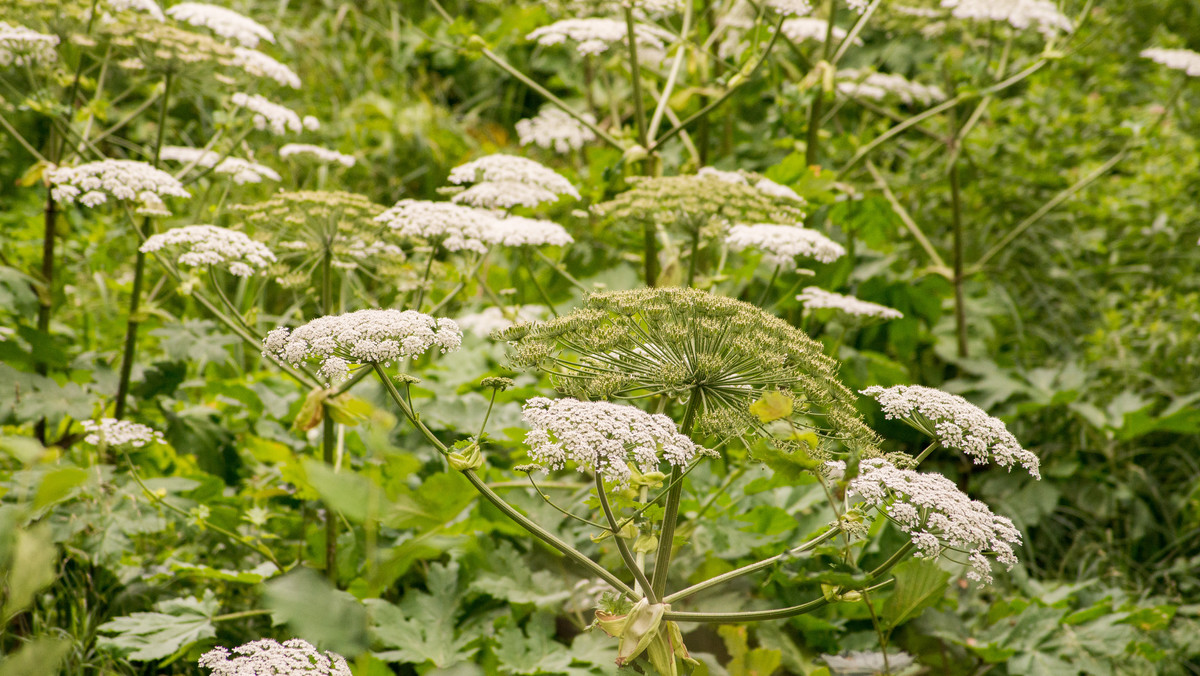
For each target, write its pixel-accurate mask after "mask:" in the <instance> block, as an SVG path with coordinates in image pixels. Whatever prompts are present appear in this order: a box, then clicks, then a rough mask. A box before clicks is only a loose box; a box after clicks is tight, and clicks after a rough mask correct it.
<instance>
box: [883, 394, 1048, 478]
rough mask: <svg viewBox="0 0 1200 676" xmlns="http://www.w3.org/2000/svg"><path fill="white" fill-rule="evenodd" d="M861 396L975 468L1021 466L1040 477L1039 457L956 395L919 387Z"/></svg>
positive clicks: (1006, 430)
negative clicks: (963, 456) (963, 455)
mask: <svg viewBox="0 0 1200 676" xmlns="http://www.w3.org/2000/svg"><path fill="white" fill-rule="evenodd" d="M862 393H863V394H865V395H867V396H868V397H872V398H873V399H875V400H876V401H878V402H879V405H880V406H881V407H882V408H883V413H884V415H885V416H886V417H887V418H888V419H895V420H902V421H904V422H905V423H907V424H908V425H911V426H912V427H914V428H916V429H918V430H920V431H922V432H924V433H925V434H928V435H929V436H931V437H933V438H934V439H937V441H938V443H940V444H941V445H942V446H945V447H946V448H951V449H955V450H959V451H962V452H963V453H966V454H967V455H968V456H970V457H971V459H972V460H974V462H975V464H977V465H983V464H986V463H988V462H989V461H990V462H994V463H996V464H997V465H1000V466H1001V467H1007V468H1009V469H1010V470H1011V468H1012V466H1013V465H1021V466H1022V467H1024V468H1025V469H1027V470H1029V473H1030V474H1032V475H1033V476H1034V477H1035V478H1038V479H1040V478H1041V474H1039V472H1038V468H1039V465H1040V462H1039V460H1038V457H1037V456H1036V455H1034V454H1033V453H1030V452H1029V451H1027V450H1025V449H1024V448H1022V447H1021V444H1020V443H1019V442H1018V441H1017V438H1016V437H1014V436H1013V435H1012V433H1011V432H1009V431H1008V428H1007V427H1005V426H1004V423H1003V422H1001V421H1000V420H999V419H997V418H993V417H992V416H990V415H988V414H987V413H985V412H984V411H983V409H981V408H979V407H978V406H976V405H975V404H972V403H971V402H969V401H967V400H966V399H963V398H962V397H960V396H958V395H957V394H950V393H949V392H943V391H942V390H938V389H935V388H932V387H924V386H921V385H896V386H894V387H880V386H878V385H876V386H873V387H868V388H867V389H865V390H863V391H862Z"/></svg>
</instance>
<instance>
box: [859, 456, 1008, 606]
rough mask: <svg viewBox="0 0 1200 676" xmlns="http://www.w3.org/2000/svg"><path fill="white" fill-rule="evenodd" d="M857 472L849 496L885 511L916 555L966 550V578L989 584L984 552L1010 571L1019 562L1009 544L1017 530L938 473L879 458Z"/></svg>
mask: <svg viewBox="0 0 1200 676" xmlns="http://www.w3.org/2000/svg"><path fill="white" fill-rule="evenodd" d="M859 467H860V471H861V473H860V474H859V475H858V476H857V477H855V478H854V479H851V481H850V488H849V490H850V492H851V493H856V494H858V495H861V496H862V498H863V500H864V501H865V502H866V503H867V504H868V505H870V506H872V507H878V508H880V509H881V510H883V512H884V513H885V514H887V516H888V517H889V518H890V519H891V520H892V521H893V522H895V523H896V525H898V526H899V527H900V529H901V530H903V531H904V532H906V533H908V534H909V535H911V536H912V541H913V544H915V545H916V547H917V555H918V556H923V557H936V556H937V555H938V554H940V553H941V549H942V547H943V545H945V546H949V547H953V548H955V549H961V550H963V551H966V552H967V553H968V556H969V558H970V564H971V571H970V572H969V573H967V577H969V578H971V579H972V580H978V581H981V582H991V581H992V563H991V560H990V558H989V557H988V556H987V554H988V552H992V553H994V554H995V555H996V559H997V560H998V561H999V562H1000V563H1001V564H1003V565H1004V566H1005V567H1006V568H1007V569H1009V570H1012V567H1013V566H1014V565H1015V564H1016V563H1017V557H1016V554H1014V553H1013V545H1015V544H1020V543H1021V533H1020V531H1018V530H1017V529H1016V527H1015V526H1013V523H1012V521H1010V520H1009V519H1007V518H1005V517H1003V516H997V515H995V514H993V513H992V510H990V509H988V506H987V505H985V504H983V503H982V502H979V501H978V500H972V499H971V498H970V497H968V496H967V495H966V494H965V493H963V492H962V491H960V490H958V487H957V486H955V485H954V482H953V481H951V480H949V479H947V478H946V477H944V476H942V475H941V474H931V473H921V472H916V471H914V470H911V469H899V468H897V467H896V466H895V465H893V464H891V463H890V462H888V461H886V460H883V459H882V458H870V459H866V460H863V461H862V464H861V465H860V466H859Z"/></svg>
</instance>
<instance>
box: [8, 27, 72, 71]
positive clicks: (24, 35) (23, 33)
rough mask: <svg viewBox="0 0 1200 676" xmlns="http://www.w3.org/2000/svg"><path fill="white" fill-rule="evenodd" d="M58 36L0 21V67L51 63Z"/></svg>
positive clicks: (55, 54)
mask: <svg viewBox="0 0 1200 676" xmlns="http://www.w3.org/2000/svg"><path fill="white" fill-rule="evenodd" d="M57 47H58V36H57V35H47V34H45V33H39V32H37V31H35V30H33V29H31V28H26V27H24V26H19V25H13V24H10V23H5V22H3V21H0V66H28V65H33V64H44V63H53V62H54V61H56V60H57V59H58V52H57V51H55V48H57Z"/></svg>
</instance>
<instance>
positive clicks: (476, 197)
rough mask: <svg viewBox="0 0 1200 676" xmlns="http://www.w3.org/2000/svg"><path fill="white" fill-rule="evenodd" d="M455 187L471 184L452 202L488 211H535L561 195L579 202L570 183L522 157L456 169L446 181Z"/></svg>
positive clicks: (503, 157)
mask: <svg viewBox="0 0 1200 676" xmlns="http://www.w3.org/2000/svg"><path fill="white" fill-rule="evenodd" d="M448 180H449V181H450V182H451V183H453V184H455V185H464V184H468V183H473V184H475V185H473V186H472V187H470V188H468V189H467V190H464V191H463V192H460V193H458V194H457V195H455V196H454V197H453V199H454V201H455V202H465V203H467V204H470V205H472V206H477V207H484V208H489V209H509V208H512V207H514V206H527V207H535V206H537V205H539V204H543V203H545V202H553V201H554V200H556V199H558V196H560V195H568V196H570V197H572V198H574V199H579V191H578V190H576V189H575V186H573V185H571V182H570V181H568V180H567V179H565V178H563V177H562V176H561V175H559V174H558V173H556V172H554V171H553V170H551V169H547V168H546V167H544V166H542V165H541V164H538V163H537V162H534V161H533V160H530V159H526V158H524V157H516V156H514V155H505V154H503V153H497V154H495V155H488V156H486V157H481V158H479V159H477V160H474V161H472V162H467V163H466V164H463V165H460V166H457V167H455V168H454V169H452V170H451V171H450V177H449V179H448Z"/></svg>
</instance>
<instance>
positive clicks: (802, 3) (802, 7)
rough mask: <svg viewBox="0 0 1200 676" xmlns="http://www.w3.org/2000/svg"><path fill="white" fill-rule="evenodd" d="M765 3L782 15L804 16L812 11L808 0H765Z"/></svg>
mask: <svg viewBox="0 0 1200 676" xmlns="http://www.w3.org/2000/svg"><path fill="white" fill-rule="evenodd" d="M765 4H766V6H767V7H770V8H771V9H773V10H775V11H776V12H779V13H780V14H782V15H784V16H804V15H805V14H808V13H809V12H811V11H812V4H811V3H810V2H809V0H767V2H766V3H765Z"/></svg>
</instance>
